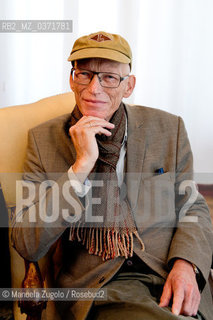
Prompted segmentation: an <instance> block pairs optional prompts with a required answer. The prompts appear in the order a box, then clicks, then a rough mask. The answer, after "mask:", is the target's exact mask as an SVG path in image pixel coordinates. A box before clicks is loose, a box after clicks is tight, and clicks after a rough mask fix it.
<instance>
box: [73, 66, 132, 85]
mask: <svg viewBox="0 0 213 320" xmlns="http://www.w3.org/2000/svg"><path fill="white" fill-rule="evenodd" d="M76 70H82V71H87V72H90V73H92V74H93V76H92V78H91V79H90V82H91V81H92V79H93V78H94V76H95V75H97V77H98V80H99V83H100V85H101V86H102V87H103V88H110V89H115V88H118V87H119V86H120V84H121V82H122V81H123V80H125V79H127V78H129V76H130V75H129V74H128V75H127V76H124V77H121V76H120V75H119V74H118V73H114V72H96V71H91V70H86V69H81V68H77V69H76V68H75V67H73V68H72V69H71V76H72V79H73V73H74V71H76ZM100 73H104V74H115V75H116V76H118V77H119V80H120V82H119V84H118V85H117V86H116V87H108V86H103V85H102V84H101V79H100V78H99V76H98V75H99V74H100ZM73 81H74V83H77V84H81V85H85V86H86V85H88V84H89V83H90V82H88V83H87V84H85V83H80V82H76V81H75V80H74V79H73Z"/></svg>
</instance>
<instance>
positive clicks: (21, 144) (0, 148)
mask: <svg viewBox="0 0 213 320" xmlns="http://www.w3.org/2000/svg"><path fill="white" fill-rule="evenodd" d="M74 105H75V99H74V95H73V93H71V92H70V93H64V94H59V95H56V96H53V97H49V98H46V99H42V100H40V101H38V102H35V103H32V104H26V105H22V106H14V107H8V108H3V109H0V137H1V141H0V154H1V157H0V183H1V186H2V190H3V194H4V197H5V201H6V204H7V207H8V209H9V215H10V216H11V215H12V214H13V212H14V208H15V203H16V200H15V199H16V193H15V181H16V179H17V178H21V176H22V170H23V169H22V166H23V162H24V158H25V152H26V146H27V135H28V130H29V129H30V128H33V127H35V126H36V125H38V124H40V123H42V122H45V121H47V120H49V119H52V118H55V117H57V116H60V115H62V114H65V113H69V112H71V111H72V109H73V107H74ZM10 218H11V217H10ZM9 238H10V237H9ZM9 241H10V240H9ZM10 256H11V278H12V287H13V288H20V287H21V283H22V281H23V279H24V275H25V264H24V259H22V258H21V257H20V256H19V254H18V253H17V252H16V250H15V249H14V248H12V247H11V245H10ZM39 266H40V269H41V273H42V274H44V273H45V266H46V260H45V258H43V259H41V260H40V261H39ZM14 319H15V320H24V319H26V315H25V314H21V312H20V309H19V307H18V304H17V302H15V303H14ZM42 319H49V320H52V319H55V320H56V319H58V318H57V314H56V310H55V309H54V304H53V303H51V302H50V303H49V302H48V304H47V309H46V310H44V311H43V313H42Z"/></svg>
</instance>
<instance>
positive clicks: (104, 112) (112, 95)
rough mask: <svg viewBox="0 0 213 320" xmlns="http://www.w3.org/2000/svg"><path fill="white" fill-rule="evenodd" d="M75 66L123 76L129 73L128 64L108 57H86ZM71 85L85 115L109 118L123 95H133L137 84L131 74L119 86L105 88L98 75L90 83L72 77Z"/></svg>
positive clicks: (77, 102)
mask: <svg viewBox="0 0 213 320" xmlns="http://www.w3.org/2000/svg"><path fill="white" fill-rule="evenodd" d="M75 68H81V69H85V70H89V71H95V72H112V73H117V74H119V75H120V76H121V77H124V76H126V75H128V74H129V72H130V68H129V65H128V64H124V63H119V62H115V61H112V60H107V59H95V58H94V59H86V60H82V61H81V60H79V61H78V63H77V62H75ZM70 86H71V89H72V91H73V92H74V94H75V99H76V104H77V105H78V107H79V109H80V111H81V113H82V114H83V115H84V116H94V117H98V118H102V119H106V120H109V119H110V118H111V117H112V115H113V113H114V112H115V111H116V110H117V109H118V107H119V105H120V103H121V100H122V99H123V97H125V98H127V97H129V96H130V95H131V93H132V91H133V89H134V86H135V77H134V76H132V75H131V76H130V77H128V78H127V79H125V80H123V81H121V83H120V85H119V87H118V88H104V87H102V86H101V84H100V82H99V80H98V77H97V75H95V76H94V77H93V79H92V80H91V82H90V83H89V84H88V85H82V84H76V83H74V82H73V80H72V77H70Z"/></svg>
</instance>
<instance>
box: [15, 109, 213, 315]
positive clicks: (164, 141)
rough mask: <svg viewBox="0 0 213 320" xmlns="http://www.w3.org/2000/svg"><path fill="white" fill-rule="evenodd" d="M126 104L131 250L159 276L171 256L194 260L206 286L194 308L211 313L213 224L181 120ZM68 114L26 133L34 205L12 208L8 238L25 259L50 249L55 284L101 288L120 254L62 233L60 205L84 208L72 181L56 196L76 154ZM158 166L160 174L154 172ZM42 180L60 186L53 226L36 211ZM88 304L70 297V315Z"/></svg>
mask: <svg viewBox="0 0 213 320" xmlns="http://www.w3.org/2000/svg"><path fill="white" fill-rule="evenodd" d="M125 108H126V113H127V120H128V122H127V123H128V126H127V134H128V139H127V153H126V172H127V173H126V176H125V183H126V196H127V198H128V201H129V203H130V206H131V208H132V211H133V213H134V217H135V222H136V226H137V229H138V231H139V234H140V236H141V238H142V240H143V242H144V244H145V250H144V251H142V250H141V247H140V244H139V243H138V242H137V241H136V239H134V252H135V253H136V254H137V255H138V256H139V257H140V258H141V259H142V260H143V261H144V262H145V263H146V264H147V265H148V266H149V267H150V268H152V269H153V270H154V271H155V272H157V273H158V274H159V275H160V276H161V277H163V278H165V279H166V277H167V275H168V272H169V269H170V268H171V266H172V261H173V259H175V258H183V259H186V260H188V261H190V262H192V263H194V264H195V265H196V266H197V267H198V268H199V269H200V271H201V273H202V276H203V284H204V285H205V286H204V290H203V292H202V298H201V304H200V308H199V310H200V311H201V313H202V314H203V315H204V316H205V317H206V319H208V320H210V319H211V316H212V314H213V307H212V298H211V294H210V288H209V285H208V277H209V272H210V267H211V262H212V251H213V250H212V249H213V248H212V247H213V235H212V226H211V220H210V215H209V211H208V207H207V205H206V203H205V200H204V199H203V197H202V196H201V195H200V194H199V193H197V190H196V188H195V187H194V184H193V182H192V179H193V168H192V167H193V163H192V162H193V160H192V153H191V148H190V144H189V141H188V137H187V133H186V130H185V127H184V124H183V121H182V119H181V118H180V117H177V116H175V115H171V114H169V113H167V112H164V111H161V110H158V109H153V108H147V107H142V106H136V105H135V106H129V105H125ZM69 117H70V115H69V114H67V115H63V116H61V117H58V118H56V119H53V120H50V121H48V122H46V123H44V124H42V125H39V126H38V127H36V128H34V129H32V130H30V132H29V145H28V151H27V158H26V162H25V166H24V171H25V174H24V179H25V180H26V181H28V182H34V185H35V186H36V189H35V198H34V200H33V201H32V204H30V205H25V206H24V208H22V209H20V211H19V210H17V216H19V217H20V216H22V221H17V222H16V224H15V227H14V228H13V231H12V238H13V243H14V246H15V248H16V249H17V251H18V252H19V253H20V254H21V255H22V256H23V257H25V258H26V259H28V260H38V259H40V258H41V257H42V256H44V255H45V254H46V253H47V252H48V251H50V250H52V252H53V254H52V259H53V263H54V267H55V269H54V272H55V273H54V278H55V285H57V286H59V287H73V288H100V287H102V286H104V285H105V284H106V283H107V282H108V281H109V280H110V279H111V278H112V277H113V275H114V274H115V273H116V272H117V271H118V270H119V268H120V267H121V265H122V264H123V262H124V257H118V258H116V259H112V260H108V261H106V262H104V261H102V260H101V258H100V257H98V256H94V255H89V254H88V252H87V250H86V249H85V248H84V247H83V246H82V245H81V244H80V243H76V242H72V241H69V240H68V233H69V227H70V222H69V221H67V220H65V219H64V218H63V217H62V209H63V210H64V211H63V212H66V214H67V213H68V216H72V215H73V214H74V213H75V214H82V213H83V212H84V204H83V202H82V201H81V199H80V198H79V197H78V196H77V195H76V192H75V191H74V190H73V188H72V187H70V188H69V195H70V198H71V199H72V200H71V201H67V197H64V196H63V195H62V190H63V186H64V184H65V183H66V182H67V181H68V180H69V178H68V174H67V171H68V169H69V168H70V166H71V165H72V164H73V163H74V162H75V157H76V152H75V149H74V146H73V143H72V141H71V138H70V137H68V136H67V135H66V133H65V129H64V124H65V123H66V122H67V121H68V119H69ZM160 168H163V170H162V169H161V171H163V173H162V174H156V172H157V171H158V169H160ZM156 170H157V171H156ZM46 180H48V181H49V180H51V181H56V182H57V186H58V190H59V216H58V219H57V221H56V222H52V223H51V227H50V225H49V224H48V223H44V221H43V220H42V219H41V217H40V215H39V214H38V209H39V196H38V194H39V192H38V189H39V187H40V185H41V182H42V181H46ZM54 194H55V193H54V192H53V187H51V185H49V187H48V188H47V192H46V205H47V211H48V214H49V215H50V216H51V215H52V214H53V213H55V212H54V211H55V210H56V209H55V206H54V205H53V204H52V203H53V202H54ZM32 207H34V209H35V210H34V211H33V210H32ZM32 215H36V222H29V217H30V216H32ZM28 226H30V228H28ZM53 248H54V249H53ZM65 307H67V305H66V303H64V308H65ZM90 307H91V301H80V300H79V301H77V302H76V301H75V302H72V303H71V302H70V305H69V308H70V319H78V320H83V319H85V318H86V316H87V314H88V311H89V309H90Z"/></svg>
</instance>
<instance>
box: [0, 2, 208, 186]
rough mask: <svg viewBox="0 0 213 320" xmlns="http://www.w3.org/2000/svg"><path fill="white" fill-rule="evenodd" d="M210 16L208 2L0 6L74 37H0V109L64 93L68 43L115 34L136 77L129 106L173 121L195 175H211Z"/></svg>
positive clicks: (7, 14) (4, 13)
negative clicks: (185, 138)
mask: <svg viewBox="0 0 213 320" xmlns="http://www.w3.org/2000/svg"><path fill="white" fill-rule="evenodd" d="M212 17H213V1H212V0H131V1H129V0H107V1H106V0H90V1H88V0H63V1H62V0H55V1H53V0H52V1H50V0H45V1H43V0H37V1H33V0H9V1H7V2H6V1H4V2H2V1H1V2H0V19H38V20H39V19H40V20H41V19H69V20H73V26H74V30H73V33H69V34H56V33H51V34H50V33H42V34H36V33H33V34H32V33H31V34H27V33H17V34H12V33H0V68H1V72H0V106H1V107H4V106H10V105H15V104H23V103H29V102H33V101H35V100H38V99H41V98H43V97H47V96H50V95H54V94H58V93H61V92H65V91H68V90H69V84H68V77H69V72H70V64H69V63H68V62H67V57H68V55H69V52H70V50H71V47H72V45H73V42H74V40H75V39H76V38H77V37H78V36H80V35H83V34H87V33H90V32H96V31H100V30H105V31H109V32H113V33H120V34H121V35H123V36H124V37H125V38H127V40H128V41H129V43H130V45H131V47H132V50H133V57H134V60H133V73H134V74H135V75H136V77H137V86H136V89H135V93H134V95H133V96H132V97H131V99H129V102H131V103H138V104H142V105H146V106H151V107H156V108H160V109H164V110H166V111H169V112H172V113H175V114H178V115H181V116H182V117H183V118H184V121H185V124H186V127H187V130H188V133H189V137H190V141H191V144H192V149H193V152H194V162H195V171H196V172H201V173H202V172H206V173H212V172H213V143H212V140H213V124H212V122H213V120H212V119H213V90H212V87H213V41H212V30H213V19H212ZM209 177H210V175H209V174H206V175H205V178H204V177H203V178H202V179H201V178H199V179H200V180H205V181H206V180H207V179H208V178H209ZM211 181H212V175H211Z"/></svg>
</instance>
